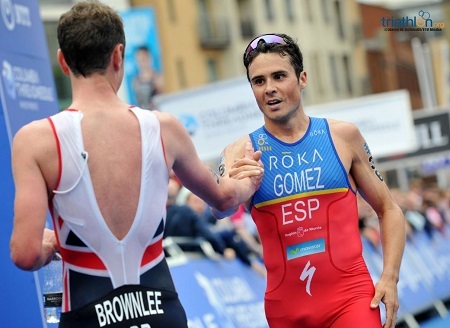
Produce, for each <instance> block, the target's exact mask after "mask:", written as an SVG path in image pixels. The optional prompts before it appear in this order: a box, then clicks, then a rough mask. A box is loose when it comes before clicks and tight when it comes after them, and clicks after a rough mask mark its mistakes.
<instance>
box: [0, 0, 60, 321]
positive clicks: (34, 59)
mask: <svg viewBox="0 0 450 328" xmlns="http://www.w3.org/2000/svg"><path fill="white" fill-rule="evenodd" d="M0 40H1V42H0V181H1V183H0V195H1V196H2V200H1V202H0V213H1V218H2V221H1V222H2V227H1V229H0V268H1V271H0V272H1V282H0V295H1V297H2V306H1V307H0V322H1V323H2V325H4V326H5V327H39V326H42V327H45V322H44V320H43V316H42V299H41V298H42V297H41V294H40V284H39V276H38V274H37V273H36V272H35V273H31V272H25V271H22V270H20V269H18V268H17V267H15V266H14V264H13V263H12V261H11V259H10V256H9V238H10V235H11V231H12V224H13V200H14V183H13V179H12V171H11V141H12V139H13V137H14V134H15V133H16V132H17V131H18V130H19V129H20V127H22V126H23V125H25V124H27V123H29V122H31V121H33V120H36V119H41V118H43V117H46V116H49V115H52V114H54V113H56V112H57V111H58V104H57V96H56V91H55V87H54V81H53V76H52V72H51V67H50V59H49V56H48V48H47V41H46V38H45V34H44V28H43V24H42V20H41V17H40V14H39V3H38V1H37V0H2V1H0Z"/></svg>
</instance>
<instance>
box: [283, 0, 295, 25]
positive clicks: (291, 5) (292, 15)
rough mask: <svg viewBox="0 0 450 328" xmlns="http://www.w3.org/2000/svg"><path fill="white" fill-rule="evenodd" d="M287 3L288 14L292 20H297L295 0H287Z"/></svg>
mask: <svg viewBox="0 0 450 328" xmlns="http://www.w3.org/2000/svg"><path fill="white" fill-rule="evenodd" d="M285 3H286V16H287V18H288V20H289V21H290V22H293V21H295V9H294V3H293V0H285Z"/></svg>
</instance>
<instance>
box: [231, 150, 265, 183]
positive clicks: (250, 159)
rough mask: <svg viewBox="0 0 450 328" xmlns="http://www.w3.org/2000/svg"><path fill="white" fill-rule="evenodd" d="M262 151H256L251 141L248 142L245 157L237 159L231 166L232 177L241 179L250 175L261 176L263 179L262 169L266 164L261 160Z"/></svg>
mask: <svg viewBox="0 0 450 328" xmlns="http://www.w3.org/2000/svg"><path fill="white" fill-rule="evenodd" d="M261 155H262V153H261V151H259V150H258V151H256V152H255V151H254V150H253V146H252V143H251V142H247V143H246V145H245V150H244V157H243V158H240V159H236V160H235V161H234V163H233V165H232V166H231V169H230V172H229V176H230V178H233V179H237V180H241V179H245V178H249V177H259V178H260V179H262V174H261V169H263V167H264V165H263V163H262V162H261V160H260V159H261Z"/></svg>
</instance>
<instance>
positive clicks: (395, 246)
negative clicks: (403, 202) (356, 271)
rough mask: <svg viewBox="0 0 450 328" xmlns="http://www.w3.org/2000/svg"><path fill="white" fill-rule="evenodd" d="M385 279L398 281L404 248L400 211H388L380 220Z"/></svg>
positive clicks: (403, 225) (402, 221)
mask: <svg viewBox="0 0 450 328" xmlns="http://www.w3.org/2000/svg"><path fill="white" fill-rule="evenodd" d="M380 229H381V238H382V240H381V242H382V247H383V272H382V275H383V276H384V277H385V278H390V279H395V280H396V281H398V278H399V272H400V264H401V261H402V256H403V250H404V248H405V239H406V233H405V219H404V217H403V214H402V212H401V210H400V209H395V210H390V211H388V212H386V213H385V214H384V215H383V217H381V218H380Z"/></svg>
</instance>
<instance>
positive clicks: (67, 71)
mask: <svg viewBox="0 0 450 328" xmlns="http://www.w3.org/2000/svg"><path fill="white" fill-rule="evenodd" d="M56 57H57V58H58V63H59V67H61V70H62V72H63V73H64V74H65V75H67V76H69V75H70V68H69V65H67V62H66V59H65V58H64V55H63V53H62V51H61V49H58V52H57V53H56Z"/></svg>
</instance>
